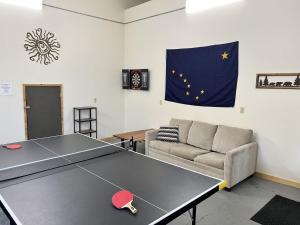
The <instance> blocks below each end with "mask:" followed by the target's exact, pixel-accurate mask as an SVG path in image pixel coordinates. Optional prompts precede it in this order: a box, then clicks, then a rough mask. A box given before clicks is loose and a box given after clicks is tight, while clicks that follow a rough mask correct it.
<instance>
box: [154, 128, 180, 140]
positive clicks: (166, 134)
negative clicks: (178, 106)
mask: <svg viewBox="0 0 300 225" xmlns="http://www.w3.org/2000/svg"><path fill="white" fill-rule="evenodd" d="M178 132H179V131H178V127H175V126H163V127H160V128H159V130H158V133H157V136H156V140H159V141H167V142H178Z"/></svg>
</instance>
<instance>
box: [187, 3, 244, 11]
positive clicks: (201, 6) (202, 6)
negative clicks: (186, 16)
mask: <svg viewBox="0 0 300 225" xmlns="http://www.w3.org/2000/svg"><path fill="white" fill-rule="evenodd" d="M238 1H242V0H186V12H187V13H195V12H199V11H203V10H207V9H211V8H215V7H219V6H223V5H228V4H231V3H235V2H238Z"/></svg>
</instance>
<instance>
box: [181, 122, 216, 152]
mask: <svg viewBox="0 0 300 225" xmlns="http://www.w3.org/2000/svg"><path fill="white" fill-rule="evenodd" d="M216 131H217V125H213V124H209V123H203V122H198V121H194V122H193V124H192V126H191V128H190V131H189V135H188V139H187V143H188V144H190V145H194V146H196V147H199V148H202V149H206V150H211V148H212V144H213V140H214V136H215V134H216Z"/></svg>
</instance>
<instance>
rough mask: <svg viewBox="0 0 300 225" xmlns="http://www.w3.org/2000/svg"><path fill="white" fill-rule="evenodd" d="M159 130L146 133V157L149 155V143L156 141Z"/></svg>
mask: <svg viewBox="0 0 300 225" xmlns="http://www.w3.org/2000/svg"><path fill="white" fill-rule="evenodd" d="M158 131H159V130H149V131H147V132H146V133H145V155H149V142H150V141H153V140H155V139H156V136H157V133H158Z"/></svg>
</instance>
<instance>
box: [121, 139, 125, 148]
mask: <svg viewBox="0 0 300 225" xmlns="http://www.w3.org/2000/svg"><path fill="white" fill-rule="evenodd" d="M121 147H122V148H125V139H124V138H121Z"/></svg>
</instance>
